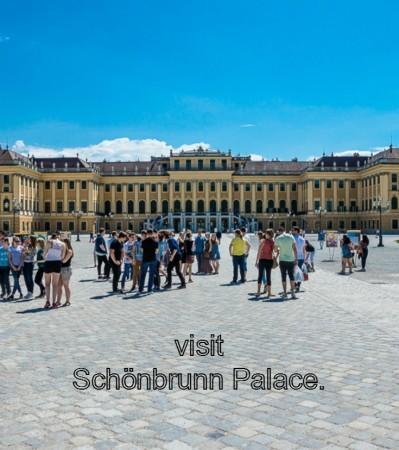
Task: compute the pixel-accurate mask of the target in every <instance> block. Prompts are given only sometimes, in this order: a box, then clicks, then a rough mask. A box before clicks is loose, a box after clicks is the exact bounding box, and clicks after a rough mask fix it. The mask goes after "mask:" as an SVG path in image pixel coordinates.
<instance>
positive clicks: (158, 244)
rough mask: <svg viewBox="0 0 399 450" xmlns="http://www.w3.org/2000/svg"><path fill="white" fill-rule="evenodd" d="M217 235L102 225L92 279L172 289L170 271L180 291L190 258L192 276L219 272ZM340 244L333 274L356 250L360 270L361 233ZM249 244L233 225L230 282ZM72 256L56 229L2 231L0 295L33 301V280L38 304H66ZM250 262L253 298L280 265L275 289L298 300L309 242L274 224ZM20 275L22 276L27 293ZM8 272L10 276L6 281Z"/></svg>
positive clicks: (240, 270)
mask: <svg viewBox="0 0 399 450" xmlns="http://www.w3.org/2000/svg"><path fill="white" fill-rule="evenodd" d="M221 239H222V235H221V233H220V232H216V233H212V234H211V233H202V232H201V231H198V233H197V234H196V235H195V236H194V235H193V233H192V232H191V231H190V230H187V231H184V232H180V233H174V232H173V231H169V230H160V231H154V230H151V229H148V230H143V231H142V232H141V233H135V232H132V231H128V232H124V231H119V232H116V231H113V232H112V233H110V235H109V236H108V237H106V235H105V230H104V229H103V228H100V230H99V233H98V234H97V236H96V237H94V236H90V242H93V243H94V265H95V266H96V267H97V276H98V279H99V280H110V281H112V293H114V294H123V293H128V292H133V291H136V292H137V293H138V294H141V293H143V292H146V293H152V292H154V291H160V290H162V289H170V288H171V287H172V277H173V273H175V274H176V275H177V277H178V279H179V286H178V289H185V288H186V286H187V284H189V283H193V282H194V278H193V274H194V269H193V265H194V264H195V265H196V272H195V273H196V274H199V275H211V274H215V275H217V274H218V273H219V268H220V258H221V252H220V243H221ZM318 241H319V242H320V248H322V242H323V241H324V240H323V239H321V236H320V233H319V236H318ZM340 246H341V253H342V258H341V271H340V272H339V273H341V274H345V273H346V269H348V270H349V273H352V272H353V270H352V268H353V266H354V262H355V261H354V259H355V256H356V254H357V256H358V257H359V259H360V261H361V269H360V271H363V272H364V271H365V270H366V261H367V257H368V246H369V239H368V237H367V235H365V234H363V235H362V236H361V238H360V241H359V243H357V244H356V245H355V244H354V243H353V242H351V240H350V238H349V236H348V235H346V234H344V235H343V237H342V239H341V241H340ZM251 247H252V246H251V242H250V239H249V238H248V236H247V233H246V229H245V228H241V229H237V230H235V232H234V236H233V238H232V240H231V242H230V245H229V253H230V256H231V258H232V266H233V278H232V281H231V284H232V285H234V284H238V283H245V282H246V281H247V272H248V264H247V260H248V255H249V253H250V251H251ZM73 257H74V252H73V249H72V245H71V240H70V239H69V238H67V237H63V236H62V235H61V234H60V233H54V234H52V235H51V236H49V238H48V239H47V240H45V239H43V238H37V237H35V236H33V235H32V236H29V237H26V238H25V239H21V238H20V237H18V236H14V237H12V238H9V237H7V236H6V235H5V234H4V233H2V232H1V231H0V285H1V299H2V300H13V299H17V295H18V299H25V300H30V299H33V298H34V290H35V285H36V286H37V288H38V290H39V293H38V295H37V296H36V298H43V297H45V299H46V302H45V305H44V308H58V307H60V306H69V305H70V304H71V289H70V279H71V276H72V269H71V262H72V259H73ZM255 265H256V268H257V272H258V276H257V292H256V294H255V295H256V297H259V296H260V295H261V294H263V295H266V297H267V298H270V297H272V296H273V295H274V294H273V293H272V276H271V274H272V271H273V269H276V268H277V267H278V268H279V271H280V275H281V282H282V292H281V293H280V295H281V296H282V297H283V298H286V297H287V296H288V294H290V295H291V298H293V299H296V298H297V295H296V294H297V293H298V292H300V289H301V283H302V281H304V280H306V279H307V278H308V273H309V272H314V271H315V247H314V246H313V245H312V244H311V243H310V242H309V241H308V240H307V239H306V238H305V235H304V232H302V231H301V230H300V229H299V227H296V226H294V227H293V228H292V230H291V231H290V232H287V231H286V230H285V228H284V226H280V227H279V228H278V230H277V231H276V232H275V231H274V230H272V229H267V230H266V231H265V232H263V231H259V232H258V245H257V253H256V262H255ZM35 266H36V268H37V270H36V274H35V276H34V269H35ZM21 277H23V279H24V281H25V289H26V291H27V292H26V294H25V295H23V292H22V287H21V283H20V278H21ZM162 277H163V278H164V281H163V283H162V281H161V280H162ZM10 278H12V280H13V283H12V287H11V282H10ZM287 280H288V282H287ZM63 296H64V297H65V301H64V303H62V298H63Z"/></svg>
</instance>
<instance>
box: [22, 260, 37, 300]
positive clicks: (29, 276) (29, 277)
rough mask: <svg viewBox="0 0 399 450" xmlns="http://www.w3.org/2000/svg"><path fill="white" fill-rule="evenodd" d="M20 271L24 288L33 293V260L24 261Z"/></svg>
mask: <svg viewBox="0 0 399 450" xmlns="http://www.w3.org/2000/svg"><path fill="white" fill-rule="evenodd" d="M22 271H23V274H24V280H25V285H26V289H27V290H28V292H30V293H31V294H33V288H34V286H35V285H34V283H33V262H25V263H24V265H23V267H22Z"/></svg>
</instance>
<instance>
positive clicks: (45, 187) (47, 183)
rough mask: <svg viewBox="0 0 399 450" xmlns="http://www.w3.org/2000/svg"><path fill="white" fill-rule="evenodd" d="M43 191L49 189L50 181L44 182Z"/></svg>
mask: <svg viewBox="0 0 399 450" xmlns="http://www.w3.org/2000/svg"><path fill="white" fill-rule="evenodd" d="M44 189H47V190H49V189H50V181H45V182H44Z"/></svg>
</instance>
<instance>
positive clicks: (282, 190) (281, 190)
mask: <svg viewBox="0 0 399 450" xmlns="http://www.w3.org/2000/svg"><path fill="white" fill-rule="evenodd" d="M284 191H285V184H284V183H280V192H284Z"/></svg>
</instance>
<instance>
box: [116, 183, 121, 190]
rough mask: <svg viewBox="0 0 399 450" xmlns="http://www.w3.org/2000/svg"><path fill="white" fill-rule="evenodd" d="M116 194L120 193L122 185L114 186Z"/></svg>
mask: <svg viewBox="0 0 399 450" xmlns="http://www.w3.org/2000/svg"><path fill="white" fill-rule="evenodd" d="M116 192H122V185H121V184H119V183H118V184H117V185H116Z"/></svg>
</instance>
